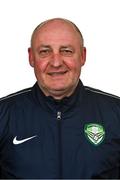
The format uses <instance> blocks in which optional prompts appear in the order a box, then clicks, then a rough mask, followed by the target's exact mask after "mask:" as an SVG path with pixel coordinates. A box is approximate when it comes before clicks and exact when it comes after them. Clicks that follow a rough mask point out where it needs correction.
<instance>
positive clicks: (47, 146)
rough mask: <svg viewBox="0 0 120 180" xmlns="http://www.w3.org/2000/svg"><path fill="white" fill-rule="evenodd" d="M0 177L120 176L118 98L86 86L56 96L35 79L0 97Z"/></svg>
mask: <svg viewBox="0 0 120 180" xmlns="http://www.w3.org/2000/svg"><path fill="white" fill-rule="evenodd" d="M0 178H2V179H6V178H11V179H14V178H21V179H22V178H24V179H25V178H26V179H30V178H36V179H49V178H51V179H66V178H68V179H92V178H96V179H98V178H103V179H104V178H106V179H110V178H112V179H115V178H116V179H119V178H120V99H119V98H118V97H115V96H112V95H109V94H106V93H104V92H102V91H99V90H96V89H93V88H89V87H85V86H83V84H82V82H81V81H80V82H79V84H78V86H77V88H76V90H75V92H74V94H73V95H72V96H71V97H69V98H64V99H62V100H61V101H56V100H54V99H53V98H52V97H46V96H44V94H43V93H42V92H41V90H40V89H39V87H38V85H37V83H36V84H35V85H34V86H33V87H32V88H29V89H26V90H23V91H20V92H18V93H16V94H12V95H9V96H7V97H5V98H2V99H1V100H0Z"/></svg>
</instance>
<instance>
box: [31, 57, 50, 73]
mask: <svg viewBox="0 0 120 180" xmlns="http://www.w3.org/2000/svg"><path fill="white" fill-rule="evenodd" d="M47 65H48V63H47V62H46V61H40V60H39V61H36V62H35V66H34V69H35V71H37V72H42V73H44V72H45V70H46V68H47Z"/></svg>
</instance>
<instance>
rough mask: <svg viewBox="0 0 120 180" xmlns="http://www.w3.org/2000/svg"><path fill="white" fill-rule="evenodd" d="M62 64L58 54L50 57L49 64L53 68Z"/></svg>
mask: <svg viewBox="0 0 120 180" xmlns="http://www.w3.org/2000/svg"><path fill="white" fill-rule="evenodd" d="M62 63H63V59H62V57H61V55H60V54H59V53H56V54H55V53H54V54H53V55H52V57H51V60H50V64H51V66H54V67H60V66H61V65H62Z"/></svg>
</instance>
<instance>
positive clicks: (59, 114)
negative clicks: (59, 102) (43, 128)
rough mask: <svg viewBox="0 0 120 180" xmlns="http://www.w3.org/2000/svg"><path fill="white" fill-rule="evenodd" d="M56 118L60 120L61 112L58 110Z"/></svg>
mask: <svg viewBox="0 0 120 180" xmlns="http://www.w3.org/2000/svg"><path fill="white" fill-rule="evenodd" d="M57 120H61V112H60V111H58V112H57Z"/></svg>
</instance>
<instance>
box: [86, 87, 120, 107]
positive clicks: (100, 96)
mask: <svg viewBox="0 0 120 180" xmlns="http://www.w3.org/2000/svg"><path fill="white" fill-rule="evenodd" d="M84 88H85V92H86V94H87V96H89V97H90V98H92V99H96V100H98V101H99V102H106V103H117V104H119V105H120V97H119V96H116V95H114V94H110V93H107V92H105V91H101V90H99V89H95V88H92V87H89V86H84Z"/></svg>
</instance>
